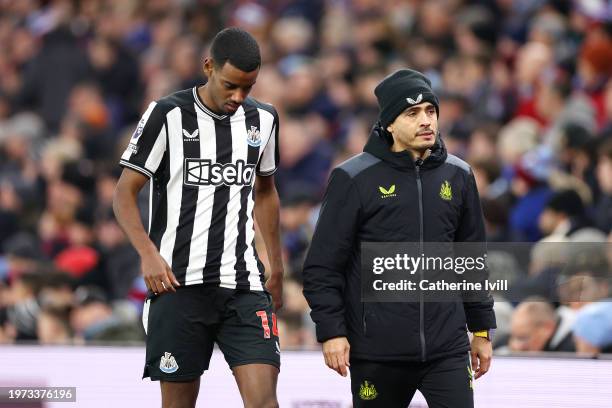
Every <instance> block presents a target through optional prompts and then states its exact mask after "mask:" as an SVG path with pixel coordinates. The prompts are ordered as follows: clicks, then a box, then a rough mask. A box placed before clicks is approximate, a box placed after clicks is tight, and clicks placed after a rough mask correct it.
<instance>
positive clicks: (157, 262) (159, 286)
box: [141, 251, 181, 294]
mask: <svg viewBox="0 0 612 408" xmlns="http://www.w3.org/2000/svg"><path fill="white" fill-rule="evenodd" d="M141 264H142V276H143V277H144V281H145V284H146V285H147V288H148V289H149V290H150V291H152V292H153V293H155V294H160V293H164V292H176V289H175V287H176V286H181V285H180V283H179V282H178V280H176V276H174V274H173V273H172V269H170V266H168V264H167V263H166V261H165V260H164V258H162V256H161V255H160V254H159V252H157V251H150V252H149V253H147V254H146V255H143V256H141Z"/></svg>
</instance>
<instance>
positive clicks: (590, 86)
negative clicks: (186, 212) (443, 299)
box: [0, 0, 612, 353]
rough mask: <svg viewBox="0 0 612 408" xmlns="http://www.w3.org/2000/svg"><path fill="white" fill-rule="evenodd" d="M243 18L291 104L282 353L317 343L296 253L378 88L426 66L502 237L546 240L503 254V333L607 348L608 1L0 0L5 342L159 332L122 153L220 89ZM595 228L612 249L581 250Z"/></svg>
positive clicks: (353, 149) (284, 161)
mask: <svg viewBox="0 0 612 408" xmlns="http://www.w3.org/2000/svg"><path fill="white" fill-rule="evenodd" d="M230 25H234V26H240V27H242V28H244V29H246V30H248V31H249V32H251V33H252V34H253V35H254V36H255V37H256V38H257V40H258V42H259V44H260V47H261V51H262V57H263V62H264V63H263V66H262V67H261V70H260V74H259V78H258V81H257V85H256V86H255V88H254V89H253V91H252V96H253V97H255V98H257V99H259V100H261V101H264V102H269V103H272V104H274V105H275V107H276V108H277V110H278V112H279V115H280V120H281V133H280V153H281V164H280V168H279V170H278V172H277V173H276V175H275V177H276V181H277V186H278V190H279V194H280V197H281V203H282V209H281V224H282V244H283V250H284V257H285V265H286V266H285V268H286V283H285V302H284V303H285V307H284V308H283V310H282V311H281V312H280V313H279V330H280V333H281V344H282V346H283V348H310V347H314V346H316V341H315V338H314V334H313V327H312V323H311V320H310V318H309V317H308V305H307V303H306V301H305V300H304V298H303V296H302V294H301V266H302V262H303V257H304V254H305V251H306V249H307V247H308V245H309V241H310V238H311V234H312V231H313V228H314V225H315V223H316V220H317V213H318V206H319V203H320V200H321V197H322V193H323V191H324V188H325V184H326V180H327V176H328V174H329V171H330V169H331V168H333V166H335V165H337V164H338V163H340V162H342V161H344V160H346V159H347V158H349V157H350V156H352V155H354V154H357V153H359V152H361V151H362V148H363V146H364V144H365V142H366V140H367V137H368V135H369V130H370V128H371V126H372V125H373V124H374V122H375V121H376V118H377V115H378V107H377V104H376V98H375V96H374V92H373V90H374V87H375V86H376V84H377V83H378V82H379V81H380V80H382V79H383V78H384V77H385V76H386V75H387V74H389V73H390V72H392V71H394V70H395V69H398V68H401V67H410V68H414V69H417V70H420V71H422V72H424V73H425V74H426V75H427V76H428V77H429V78H430V79H431V81H432V84H433V86H434V89H435V90H436V92H437V94H438V95H439V98H440V130H441V134H442V137H443V138H444V140H445V143H446V146H447V148H448V150H449V152H450V153H453V154H455V155H457V156H459V157H461V158H463V159H464V160H466V161H468V162H469V163H470V164H471V166H472V168H473V170H474V174H475V176H476V180H477V184H478V189H479V191H480V195H481V198H482V206H483V211H484V215H485V220H486V227H487V235H488V240H489V241H490V242H492V243H495V242H498V243H504V242H531V243H534V246H533V248H532V250H531V251H530V253H529V255H528V259H527V261H524V260H523V261H520V262H517V261H516V259H514V258H512V257H508V256H506V255H507V254H505V255H504V253H498V254H497V255H498V256H492V259H491V265H490V266H491V273H492V275H495V276H496V277H498V278H507V279H509V280H511V281H512V287H513V291H512V295H508V294H504V293H500V294H496V298H497V299H498V303H497V306H496V308H497V314H498V324H499V332H500V336H498V340H497V341H496V346H499V347H500V348H499V350H500V351H502V350H505V351H508V352H512V351H546V350H549V351H572V352H573V351H576V350H577V351H579V352H588V353H598V352H604V351H609V350H610V348H611V347H612V306H610V305H612V303H609V302H605V300H606V299H608V298H610V296H611V294H610V287H609V283H610V280H609V277H610V273H609V272H610V264H611V262H612V259H611V258H612V256H610V249H609V247H611V245H610V244H607V245H606V241H608V242H610V241H611V240H612V235H611V228H612V79H611V76H610V74H611V73H612V6H610V5H609V4H608V2H607V1H604V0H573V1H572V0H472V1H468V0H427V1H423V0H327V1H325V0H267V1H264V0H260V1H246V0H146V1H145V0H72V1H69V0H20V1H10V0H0V231H1V233H0V343H13V342H22V341H33V342H40V343H42V344H82V343H85V342H96V341H105V342H108V341H111V342H113V341H114V342H131V341H142V339H143V336H144V333H143V331H142V325H141V324H140V322H139V319H140V312H141V309H142V301H143V299H144V296H145V292H146V288H145V286H144V282H143V281H142V279H141V278H140V276H139V275H140V271H139V259H138V257H137V254H136V253H135V251H134V250H133V249H132V248H131V246H130V245H129V243H128V242H127V240H126V237H125V236H124V234H123V233H122V231H121V229H120V228H119V227H118V225H117V223H116V222H115V220H114V218H113V214H112V209H111V205H112V197H113V190H114V185H115V183H116V180H117V178H118V176H119V174H120V168H119V167H118V165H117V162H118V159H119V156H120V155H121V153H122V151H123V150H124V149H125V146H126V145H127V143H128V140H129V138H130V136H131V134H132V132H133V130H134V128H135V126H136V122H137V121H138V119H139V117H140V115H141V113H142V112H143V111H144V110H145V107H146V106H147V104H148V103H149V102H150V101H152V100H155V99H159V98H161V97H163V96H165V95H167V94H170V93H172V92H174V91H177V90H180V89H184V88H188V87H192V86H194V85H198V84H203V83H205V80H206V79H205V78H204V77H203V75H202V62H203V58H204V57H205V56H206V55H207V48H208V45H209V44H210V40H211V39H212V38H213V36H214V35H215V34H216V32H218V31H219V30H220V29H222V28H224V27H226V26H230ZM142 209H143V216H146V212H147V194H146V192H144V193H143V195H142ZM145 225H146V224H145ZM578 243H591V244H592V243H600V244H601V245H599V246H598V247H597V248H599V249H598V250H597V251H595V252H594V253H591V252H589V251H578V252H574V255H571V256H570V255H569V254H571V251H568V250H567V248H577V247H579V245H578ZM258 245H259V251H258V252H259V254H260V256H262V257H263V259H262V261H264V263H266V262H267V260H266V259H265V254H266V251H265V250H263V243H262V242H261V240H259V241H258ZM555 245H558V246H555ZM580 254H582V255H584V254H589V256H586V257H585V256H579V255H580ZM570 261H571V262H570ZM568 263H571V264H572V266H571V267H567V264H568ZM562 265H564V266H562ZM602 300H603V301H602Z"/></svg>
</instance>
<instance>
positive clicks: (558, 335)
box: [508, 298, 576, 351]
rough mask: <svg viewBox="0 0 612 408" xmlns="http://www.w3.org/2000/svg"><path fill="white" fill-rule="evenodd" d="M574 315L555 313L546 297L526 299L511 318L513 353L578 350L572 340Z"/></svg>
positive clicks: (509, 345)
mask: <svg viewBox="0 0 612 408" xmlns="http://www.w3.org/2000/svg"><path fill="white" fill-rule="evenodd" d="M573 319H574V316H573V315H572V314H571V313H569V312H568V311H564V312H555V309H554V308H553V307H552V305H551V304H550V303H548V301H547V300H546V299H544V298H527V299H525V300H524V301H523V302H521V303H520V304H519V305H518V306H517V307H516V309H515V310H514V314H513V315H512V321H511V326H510V339H509V341H508V347H509V349H510V351H575V350H576V348H575V345H574V342H573V339H572V333H571V328H572V322H573Z"/></svg>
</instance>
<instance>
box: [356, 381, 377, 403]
mask: <svg viewBox="0 0 612 408" xmlns="http://www.w3.org/2000/svg"><path fill="white" fill-rule="evenodd" d="M377 396H378V392H377V391H376V387H374V384H372V383H370V382H368V381H367V380H366V381H364V382H363V383H361V385H360V386H359V398H361V399H362V400H365V401H369V400H373V399H374V398H376V397H377Z"/></svg>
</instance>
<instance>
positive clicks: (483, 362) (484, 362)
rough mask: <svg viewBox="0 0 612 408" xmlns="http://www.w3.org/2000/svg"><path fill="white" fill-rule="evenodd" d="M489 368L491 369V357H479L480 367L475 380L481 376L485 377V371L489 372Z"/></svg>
mask: <svg viewBox="0 0 612 408" xmlns="http://www.w3.org/2000/svg"><path fill="white" fill-rule="evenodd" d="M490 367H491V357H489V356H486V357H481V358H480V367H479V368H478V377H476V378H480V377H482V376H483V375H485V374H486V373H487V371H489V368H490Z"/></svg>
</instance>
